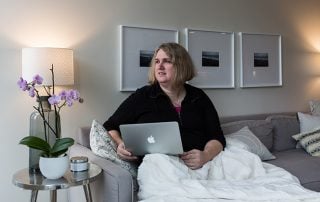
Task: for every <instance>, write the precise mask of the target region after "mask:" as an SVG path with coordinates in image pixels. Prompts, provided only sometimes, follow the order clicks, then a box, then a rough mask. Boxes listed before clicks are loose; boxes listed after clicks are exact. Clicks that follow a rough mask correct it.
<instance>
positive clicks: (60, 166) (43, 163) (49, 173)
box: [39, 155, 69, 179]
mask: <svg viewBox="0 0 320 202" xmlns="http://www.w3.org/2000/svg"><path fill="white" fill-rule="evenodd" d="M39 166H40V171H41V173H42V175H43V176H45V177H46V178H47V179H58V178H60V177H62V176H63V175H64V174H65V172H66V171H67V170H68V168H69V157H68V156H67V155H65V156H62V157H57V158H47V157H40V161H39Z"/></svg>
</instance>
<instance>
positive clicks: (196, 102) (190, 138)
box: [103, 84, 226, 151]
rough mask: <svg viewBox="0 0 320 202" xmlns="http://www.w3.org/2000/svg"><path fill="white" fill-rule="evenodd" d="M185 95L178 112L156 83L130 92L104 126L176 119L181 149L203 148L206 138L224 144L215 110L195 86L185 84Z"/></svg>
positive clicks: (116, 127)
mask: <svg viewBox="0 0 320 202" xmlns="http://www.w3.org/2000/svg"><path fill="white" fill-rule="evenodd" d="M185 88H186V96H185V98H184V100H183V101H182V103H181V112H180V114H179V113H177V112H176V111H175V108H174V106H173V105H172V104H171V101H170V99H169V97H168V96H167V95H166V94H165V93H164V92H163V91H162V89H161V88H160V86H159V85H158V84H155V85H148V86H144V87H142V88H140V89H137V90H136V91H135V92H134V93H132V94H131V95H130V96H129V97H128V98H127V99H126V100H125V101H124V102H123V103H122V104H121V105H120V106H119V108H118V109H117V110H116V111H115V112H114V114H113V115H112V116H111V117H110V118H109V119H108V120H107V121H106V122H105V123H104V124H103V126H104V127H105V128H106V130H108V131H109V130H117V131H120V130H119V125H121V124H132V123H150V122H166V121H177V122H178V123H179V128H180V132H181V139H182V144H183V149H184V151H189V150H191V149H199V150H203V149H204V146H205V145H206V143H207V142H208V141H209V140H213V139H214V140H218V141H219V142H220V143H221V144H222V145H223V147H225V145H226V141H225V138H224V136H223V132H222V130H221V127H220V122H219V117H218V114H217V111H216V109H215V107H214V105H213V104H212V102H211V100H210V98H209V97H208V96H207V95H206V94H205V93H204V92H203V91H202V90H201V89H199V88H196V87H193V86H191V85H188V84H185Z"/></svg>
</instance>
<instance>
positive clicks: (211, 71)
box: [186, 28, 234, 88]
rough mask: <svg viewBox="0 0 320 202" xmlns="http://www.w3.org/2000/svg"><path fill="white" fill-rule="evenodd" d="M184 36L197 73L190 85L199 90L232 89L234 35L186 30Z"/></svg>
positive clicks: (230, 33) (231, 33)
mask: <svg viewBox="0 0 320 202" xmlns="http://www.w3.org/2000/svg"><path fill="white" fill-rule="evenodd" d="M186 36H187V37H186V44H187V47H186V48H187V50H188V52H189V54H190V56H191V58H192V60H193V62H194V65H195V67H196V71H197V76H196V77H194V78H193V79H192V80H191V81H190V83H191V84H193V85H195V86H197V87H199V88H234V33H233V32H218V31H209V30H195V29H189V28H186Z"/></svg>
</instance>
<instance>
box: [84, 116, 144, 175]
mask: <svg viewBox="0 0 320 202" xmlns="http://www.w3.org/2000/svg"><path fill="white" fill-rule="evenodd" d="M90 147H91V150H92V152H93V153H94V154H96V155H97V156H100V157H103V158H106V159H108V160H110V161H112V162H114V163H115V164H118V165H120V166H121V167H122V168H124V169H126V170H128V171H129V172H130V173H131V175H132V176H133V177H136V176H137V167H138V166H137V165H136V164H134V163H132V162H127V161H124V160H122V159H120V158H119V157H118V155H117V148H116V144H115V143H114V142H113V140H112V138H111V137H110V136H109V134H108V133H107V131H106V130H105V128H104V127H103V126H102V125H101V124H100V123H99V122H98V121H96V120H93V121H92V125H91V130H90Z"/></svg>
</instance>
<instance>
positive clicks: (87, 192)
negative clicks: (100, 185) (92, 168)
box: [83, 184, 92, 202]
mask: <svg viewBox="0 0 320 202" xmlns="http://www.w3.org/2000/svg"><path fill="white" fill-rule="evenodd" d="M83 190H84V194H85V195H86V199H87V202H92V196H91V189H90V184H85V185H83Z"/></svg>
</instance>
